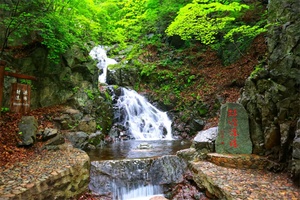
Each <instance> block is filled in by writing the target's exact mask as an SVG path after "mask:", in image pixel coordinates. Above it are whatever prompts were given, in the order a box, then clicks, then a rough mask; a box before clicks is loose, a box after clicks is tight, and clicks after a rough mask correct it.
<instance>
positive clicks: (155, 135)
mask: <svg viewBox="0 0 300 200" xmlns="http://www.w3.org/2000/svg"><path fill="white" fill-rule="evenodd" d="M116 106H117V107H118V109H119V112H120V113H122V115H123V116H122V125H123V126H124V127H127V128H128V130H127V131H128V132H129V134H131V135H132V136H133V137H134V138H135V139H137V140H159V139H172V133H171V132H172V131H171V124H172V122H171V120H170V119H169V118H168V115H167V113H166V112H162V111H160V110H158V109H157V108H155V107H154V106H153V105H152V104H150V103H149V102H148V101H147V100H146V98H144V97H143V96H141V95H139V94H138V93H137V92H136V91H134V90H129V89H126V88H122V95H121V96H120V97H119V98H118V100H117V103H116Z"/></svg>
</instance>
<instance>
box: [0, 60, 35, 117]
mask: <svg viewBox="0 0 300 200" xmlns="http://www.w3.org/2000/svg"><path fill="white" fill-rule="evenodd" d="M4 76H11V77H15V78H17V79H18V78H20V79H27V80H37V78H36V77H34V76H28V75H25V74H17V73H12V72H8V71H5V67H4V65H0V110H1V109H2V100H3V85H4ZM30 93H31V91H30V85H26V84H20V83H12V90H11V99H10V110H11V111H12V112H20V113H26V112H28V111H29V110H30Z"/></svg>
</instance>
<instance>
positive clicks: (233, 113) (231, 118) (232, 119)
mask: <svg viewBox="0 0 300 200" xmlns="http://www.w3.org/2000/svg"><path fill="white" fill-rule="evenodd" d="M237 115H238V113H237V110H236V109H228V112H227V117H228V124H229V125H230V127H231V130H230V137H231V138H232V139H231V140H230V142H229V145H230V146H231V147H233V148H237V147H238V143H237V137H238V136H239V135H238V131H237V126H238V120H237V118H236V117H237Z"/></svg>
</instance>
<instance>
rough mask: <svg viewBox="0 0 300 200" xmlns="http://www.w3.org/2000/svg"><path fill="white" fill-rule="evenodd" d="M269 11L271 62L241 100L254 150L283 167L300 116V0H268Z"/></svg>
mask: <svg viewBox="0 0 300 200" xmlns="http://www.w3.org/2000/svg"><path fill="white" fill-rule="evenodd" d="M268 12H269V23H270V28H269V30H268V38H267V43H268V52H269V55H268V63H267V64H266V66H262V67H261V68H260V69H259V71H258V72H256V73H253V74H252V76H251V77H250V78H249V79H248V80H247V82H246V85H245V88H244V91H243V93H242V96H241V99H240V102H241V103H242V104H243V105H244V107H245V108H246V110H247V111H248V113H249V116H250V126H251V127H250V129H251V130H250V131H251V139H252V141H253V146H254V147H253V148H254V149H253V153H255V154H260V155H267V156H269V157H270V158H271V159H273V160H274V161H277V162H279V163H282V165H281V166H282V168H284V167H286V166H291V165H290V162H289V161H291V160H292V156H291V155H292V153H291V152H292V151H293V149H292V148H293V147H292V143H293V140H294V139H295V132H296V122H297V120H298V119H299V118H300V53H299V52H300V21H299V13H300V1H298V0H284V1H282V0H272V1H269V8H268ZM293 160H295V159H293ZM293 162H294V161H293ZM294 164H295V163H294ZM299 164H300V163H299V162H298V165H299ZM296 165H297V164H296ZM298 168H299V167H298ZM293 171H294V172H293V173H294V176H295V173H298V174H299V173H300V171H298V172H295V170H293Z"/></svg>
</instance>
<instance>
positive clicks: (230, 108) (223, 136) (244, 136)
mask: <svg viewBox="0 0 300 200" xmlns="http://www.w3.org/2000/svg"><path fill="white" fill-rule="evenodd" d="M218 130H219V131H218V136H217V140H216V144H215V145H216V152H217V153H230V154H251V153H252V142H251V139H250V133H249V121H248V114H247V112H246V110H245V108H244V107H243V106H242V105H241V104H238V103H226V104H224V105H222V107H221V117H220V121H219V126H218Z"/></svg>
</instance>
